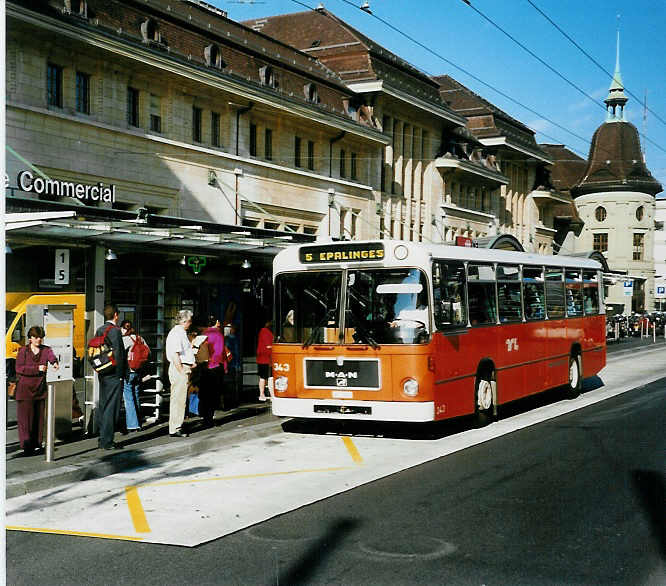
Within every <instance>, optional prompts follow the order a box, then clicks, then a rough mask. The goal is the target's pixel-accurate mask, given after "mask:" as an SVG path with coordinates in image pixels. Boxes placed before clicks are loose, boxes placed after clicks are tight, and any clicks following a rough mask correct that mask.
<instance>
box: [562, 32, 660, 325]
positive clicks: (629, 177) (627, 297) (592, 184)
mask: <svg viewBox="0 0 666 586" xmlns="http://www.w3.org/2000/svg"><path fill="white" fill-rule="evenodd" d="M604 102H605V104H606V112H607V113H606V120H605V121H604V123H603V124H601V126H599V128H597V130H596V132H595V133H594V136H593V137H592V143H591V146H590V153H589V156H588V160H587V166H586V168H585V171H584V173H583V175H582V178H581V179H580V180H579V181H578V182H577V183H576V184H575V185H574V186H573V187H572V189H571V194H572V196H573V197H574V198H575V205H576V209H577V211H578V214H579V216H580V218H581V220H583V222H584V223H585V228H584V229H583V231H582V232H581V233H580V236H579V237H578V239H577V242H576V250H592V249H594V250H598V251H599V252H601V253H602V254H603V255H604V256H605V257H606V259H607V261H608V264H609V266H610V269H611V270H612V271H613V272H615V273H618V278H617V279H616V284H615V285H612V286H610V287H609V290H608V294H607V298H606V303H607V304H610V305H612V306H613V307H614V308H615V309H616V310H619V311H624V312H625V313H630V312H632V311H637V312H639V311H652V310H653V309H654V277H655V268H654V253H653V249H654V222H655V195H656V194H657V193H659V192H661V190H662V186H661V184H660V183H659V182H658V181H657V180H656V179H655V178H654V177H652V175H651V174H650V171H649V170H648V168H647V166H646V165H645V160H644V157H643V152H642V149H641V143H640V137H639V133H638V130H637V129H636V127H635V126H634V125H633V124H631V123H630V122H628V121H627V120H626V119H625V113H624V108H625V105H626V103H627V102H628V98H627V96H626V95H625V93H624V85H623V83H622V75H621V73H620V34H619V32H618V36H617V53H616V62H615V72H614V74H613V80H612V81H611V84H610V87H609V89H608V96H607V97H606V99H605V100H604ZM629 283H632V284H633V286H632V287H630V286H628V284H629Z"/></svg>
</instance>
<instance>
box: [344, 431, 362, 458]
mask: <svg viewBox="0 0 666 586" xmlns="http://www.w3.org/2000/svg"><path fill="white" fill-rule="evenodd" d="M342 441H343V442H345V446H346V448H347V451H348V452H349V454H350V455H351V457H352V460H354V462H356V463H357V464H360V463H361V462H363V458H361V454H359V453H358V450H357V449H356V446H355V445H354V442H353V441H352V439H351V438H350V437H348V436H346V435H345V436H343V437H342Z"/></svg>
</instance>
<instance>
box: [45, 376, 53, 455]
mask: <svg viewBox="0 0 666 586" xmlns="http://www.w3.org/2000/svg"><path fill="white" fill-rule="evenodd" d="M47 388H48V395H47V399H46V461H47V462H53V453H54V452H55V385H53V384H50V385H47Z"/></svg>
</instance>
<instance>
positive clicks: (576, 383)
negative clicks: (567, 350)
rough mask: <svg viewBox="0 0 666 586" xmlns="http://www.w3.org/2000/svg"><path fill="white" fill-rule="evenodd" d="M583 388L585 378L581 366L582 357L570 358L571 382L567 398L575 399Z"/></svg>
mask: <svg viewBox="0 0 666 586" xmlns="http://www.w3.org/2000/svg"><path fill="white" fill-rule="evenodd" d="M582 388H583V376H582V369H581V366H580V356H579V355H571V356H569V382H568V383H567V397H569V398H570V399H575V398H576V397H577V396H578V395H580V392H581V390H582Z"/></svg>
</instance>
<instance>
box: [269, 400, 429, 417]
mask: <svg viewBox="0 0 666 586" xmlns="http://www.w3.org/2000/svg"><path fill="white" fill-rule="evenodd" d="M272 408H273V415H278V416H280V417H299V418H308V419H310V418H316V419H358V420H367V421H405V422H412V423H417V422H425V421H434V419H435V403H434V402H432V401H428V402H419V403H417V402H408V401H404V402H403V401H342V400H330V399H293V398H281V397H273V398H272Z"/></svg>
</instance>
